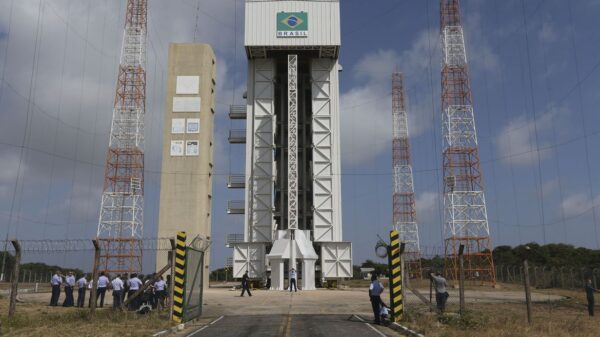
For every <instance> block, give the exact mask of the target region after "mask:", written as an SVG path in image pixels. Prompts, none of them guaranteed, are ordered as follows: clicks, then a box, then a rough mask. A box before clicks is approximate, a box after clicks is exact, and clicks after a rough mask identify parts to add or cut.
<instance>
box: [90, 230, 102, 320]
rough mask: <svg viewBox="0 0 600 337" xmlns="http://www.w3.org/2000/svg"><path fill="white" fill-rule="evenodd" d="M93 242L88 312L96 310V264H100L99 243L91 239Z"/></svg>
mask: <svg viewBox="0 0 600 337" xmlns="http://www.w3.org/2000/svg"><path fill="white" fill-rule="evenodd" d="M92 243H93V244H94V267H93V269H92V280H91V281H90V282H93V283H92V289H91V290H90V312H91V313H92V314H93V313H94V312H95V311H96V289H97V288H98V265H99V264H100V245H99V244H98V240H92Z"/></svg>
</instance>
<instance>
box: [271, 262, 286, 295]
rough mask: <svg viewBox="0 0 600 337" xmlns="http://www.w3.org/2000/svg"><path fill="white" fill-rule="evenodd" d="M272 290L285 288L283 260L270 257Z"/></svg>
mask: <svg viewBox="0 0 600 337" xmlns="http://www.w3.org/2000/svg"><path fill="white" fill-rule="evenodd" d="M270 262H271V290H283V260H282V259H270Z"/></svg>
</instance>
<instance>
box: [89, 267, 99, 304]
mask: <svg viewBox="0 0 600 337" xmlns="http://www.w3.org/2000/svg"><path fill="white" fill-rule="evenodd" d="M93 275H94V274H92V275H90V282H89V283H88V286H87V287H88V290H89V291H90V298H89V300H88V307H89V308H91V307H92V288H94V279H93V278H92V277H94V276H93ZM96 294H98V292H96Z"/></svg>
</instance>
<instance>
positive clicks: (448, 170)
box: [440, 0, 496, 283]
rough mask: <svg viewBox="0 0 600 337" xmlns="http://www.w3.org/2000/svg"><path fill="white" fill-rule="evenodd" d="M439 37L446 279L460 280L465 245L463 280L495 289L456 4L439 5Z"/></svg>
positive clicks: (450, 0)
mask: <svg viewBox="0 0 600 337" xmlns="http://www.w3.org/2000/svg"><path fill="white" fill-rule="evenodd" d="M440 34H441V42H442V58H443V60H442V125H443V148H442V151H443V167H444V231H443V232H444V241H445V257H446V258H445V264H444V269H445V274H446V276H447V277H450V278H451V279H454V280H457V279H458V268H459V264H458V263H459V262H458V261H459V258H458V252H459V247H460V245H461V244H463V245H465V249H464V266H465V267H464V268H465V278H466V279H468V280H469V279H470V280H475V281H477V280H478V281H487V282H492V283H495V278H496V277H495V271H494V262H493V260H492V252H491V240H490V229H489V226H488V219H487V210H486V205H485V195H484V192H483V177H482V174H481V167H480V161H479V146H478V144H477V132H476V130H475V119H474V115H473V102H472V96H471V87H470V84H469V73H468V67H467V53H466V50H465V40H464V35H463V28H462V24H461V17H460V4H459V0H441V1H440Z"/></svg>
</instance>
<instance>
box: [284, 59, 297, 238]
mask: <svg viewBox="0 0 600 337" xmlns="http://www.w3.org/2000/svg"><path fill="white" fill-rule="evenodd" d="M287 164H288V176H287V183H288V190H287V194H288V229H298V55H288V162H287Z"/></svg>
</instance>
